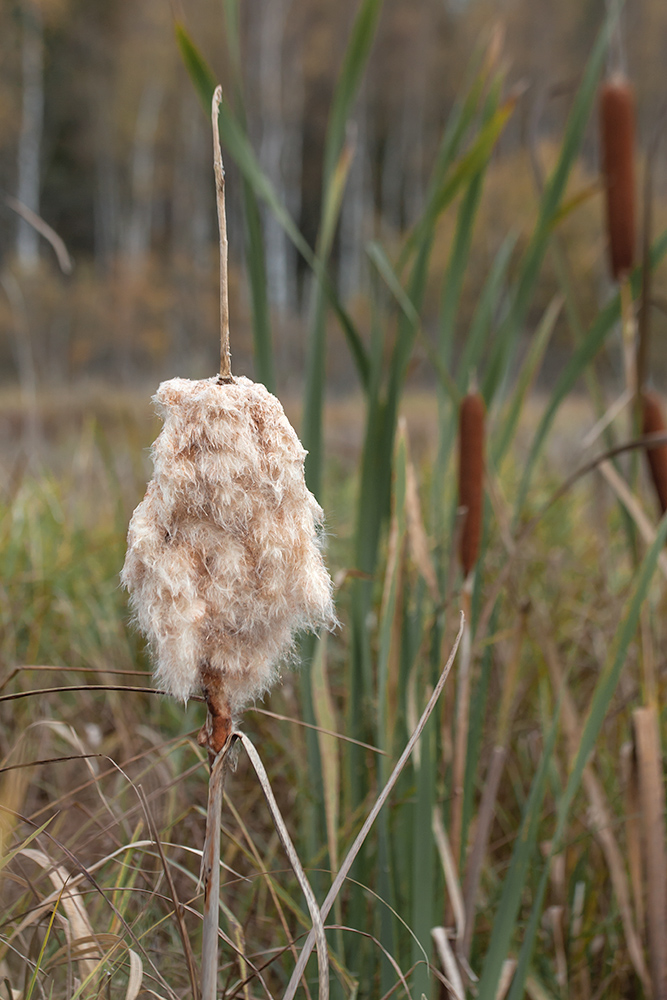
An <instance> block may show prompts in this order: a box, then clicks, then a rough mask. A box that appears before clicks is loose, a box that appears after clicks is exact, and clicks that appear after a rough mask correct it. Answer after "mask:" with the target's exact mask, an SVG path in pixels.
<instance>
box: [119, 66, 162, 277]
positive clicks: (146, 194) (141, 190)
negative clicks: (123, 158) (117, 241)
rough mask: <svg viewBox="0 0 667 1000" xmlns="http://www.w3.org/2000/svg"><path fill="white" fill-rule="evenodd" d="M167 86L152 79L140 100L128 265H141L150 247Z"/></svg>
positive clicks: (133, 167) (133, 170)
mask: <svg viewBox="0 0 667 1000" xmlns="http://www.w3.org/2000/svg"><path fill="white" fill-rule="evenodd" d="M163 92H164V87H163V86H162V84H161V83H158V82H155V81H154V80H151V81H150V82H149V83H148V84H147V85H146V86H145V87H144V91H143V93H142V95H141V101H140V102H139V111H138V112H137V123H136V127H135V133H134V149H133V153H132V208H131V211H130V220H129V224H128V227H127V233H126V238H125V252H126V254H127V256H128V264H129V265H130V267H132V268H133V269H135V268H136V267H137V266H140V265H141V263H142V262H143V260H144V258H145V257H146V254H147V252H148V250H149V247H150V239H151V221H152V209H153V175H154V173H155V136H156V133H157V126H158V120H159V117H160V106H161V104H162V95H163Z"/></svg>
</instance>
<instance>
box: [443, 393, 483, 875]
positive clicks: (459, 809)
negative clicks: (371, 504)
mask: <svg viewBox="0 0 667 1000" xmlns="http://www.w3.org/2000/svg"><path fill="white" fill-rule="evenodd" d="M484 423H485V407H484V400H483V399H482V397H481V396H480V394H479V393H477V392H474V393H469V394H468V395H467V396H466V397H465V398H464V399H463V401H462V403H461V408H460V411H459V507H460V508H461V509H462V510H463V511H464V513H463V525H462V528H461V542H460V547H459V557H460V561H461V568H462V569H463V575H464V579H465V582H464V585H463V594H462V600H463V613H464V616H465V625H464V631H463V640H462V646H461V659H460V662H459V670H458V675H457V697H456V738H455V742H454V754H453V762H452V814H451V832H450V841H451V845H452V853H453V856H454V860H455V862H456V865H457V867H458V866H459V864H460V860H461V849H462V843H461V836H462V825H463V785H464V780H465V764H466V756H467V747H468V726H469V715H470V666H471V661H472V632H471V627H470V620H471V606H472V585H473V571H474V569H475V564H476V562H477V557H478V555H479V545H480V540H481V536H482V513H483V502H484Z"/></svg>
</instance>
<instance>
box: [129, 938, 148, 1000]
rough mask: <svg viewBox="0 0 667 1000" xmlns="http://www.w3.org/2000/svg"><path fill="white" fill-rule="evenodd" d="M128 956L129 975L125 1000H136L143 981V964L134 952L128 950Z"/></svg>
mask: <svg viewBox="0 0 667 1000" xmlns="http://www.w3.org/2000/svg"><path fill="white" fill-rule="evenodd" d="M128 954H129V956H130V975H129V978H128V980H127V990H126V991H125V1000H137V997H138V996H139V990H140V989H141V984H142V982H143V979H144V963H143V962H142V961H141V958H140V957H139V955H137V953H136V951H132V949H131V948H130V949H129V950H128Z"/></svg>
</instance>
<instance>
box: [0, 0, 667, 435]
mask: <svg viewBox="0 0 667 1000" xmlns="http://www.w3.org/2000/svg"><path fill="white" fill-rule="evenodd" d="M239 9H240V24H239V32H240V36H241V54H240V72H241V76H242V79H243V86H244V103H245V112H246V116H247V128H248V133H249V136H250V138H251V141H252V144H253V148H254V150H255V152H256V155H257V157H258V159H259V161H260V163H261V166H262V168H263V170H264V171H265V173H266V175H267V176H268V177H269V178H270V180H271V182H272V183H273V185H274V188H275V190H276V192H277V194H278V196H279V198H280V199H281V201H282V202H283V203H284V205H285V206H286V207H287V209H288V210H289V212H290V213H291V215H292V217H293V218H294V219H295V221H296V222H297V224H298V226H299V228H300V229H301V231H302V232H303V234H304V236H305V237H306V239H307V240H308V242H309V243H310V244H311V246H313V245H314V243H315V240H316V236H317V227H318V221H319V219H320V209H321V204H320V201H321V189H322V159H323V148H324V139H325V133H326V127H327V119H328V113H329V108H330V101H331V96H332V92H333V88H334V86H335V83H336V79H337V74H338V72H339V71H340V65H341V60H342V57H343V53H344V51H345V45H346V39H347V37H348V35H349V31H350V26H351V23H352V19H353V16H354V13H355V9H356V4H355V3H354V2H353V0H339V2H337V3H331V2H329V0H245V2H243V3H242V4H240V8H239ZM603 15H604V3H603V2H602V0H587V2H585V3H582V2H580V0H563V2H561V3H558V4H555V3H552V2H548V0H495V2H493V0H449V2H443V0H419V2H418V3H415V2H414V0H386V2H385V3H384V5H383V9H382V13H381V17H380V22H379V28H378V31H377V35H376V39H375V42H374V46H373V50H372V55H371V59H370V62H369V66H368V70H367V72H366V74H365V77H364V82H363V85H362V87H361V91H360V96H359V99H358V101H357V103H356V106H355V110H354V115H353V122H352V126H351V128H350V129H349V132H348V138H349V140H350V141H351V142H352V143H353V146H354V159H353V162H352V166H351V168H350V172H349V177H348V183H347V186H346V190H345V194H344V199H343V204H342V210H341V216H340V223H339V226H338V230H337V235H336V240H335V244H334V248H333V258H332V269H333V270H332V273H333V275H334V278H335V281H336V282H337V285H338V291H339V295H340V297H341V300H342V301H343V302H344V303H345V305H346V307H347V308H348V310H349V311H350V314H351V315H352V316H353V317H354V319H355V321H356V322H357V324H358V325H359V328H360V329H361V330H362V331H363V330H365V329H366V328H367V325H368V324H367V316H366V313H367V311H368V309H367V304H366V301H367V300H366V292H367V288H368V280H369V275H368V271H369V265H368V261H367V255H366V252H365V246H366V243H367V241H368V240H370V239H371V238H377V239H380V240H381V241H382V243H383V246H384V247H385V249H386V250H387V252H388V253H389V254H390V255H391V253H392V248H397V247H398V246H399V241H400V240H401V238H402V236H403V235H404V234H405V232H406V231H407V230H408V229H409V227H410V226H411V224H412V223H414V222H415V220H416V219H417V218H418V217H419V214H420V211H421V210H422V208H423V203H424V195H425V191H426V187H427V183H428V178H429V174H430V172H431V169H432V167H433V162H434V158H435V155H436V151H437V147H438V143H439V141H440V137H441V134H442V128H443V124H444V123H445V122H446V120H447V118H448V116H449V114H450V112H451V110H452V106H453V104H454V102H455V100H456V95H457V94H458V93H460V92H461V91H462V88H463V86H464V84H465V80H466V78H467V77H468V76H469V64H470V60H471V58H472V56H473V54H474V52H475V51H476V50H479V48H480V46H482V45H484V44H488V42H489V39H490V38H491V37H492V36H493V33H494V32H496V34H497V44H498V46H499V47H500V52H501V55H500V59H501V64H503V65H505V66H506V67H507V81H508V87H511V86H516V87H517V93H518V94H519V95H520V96H519V101H518V105H517V107H516V109H515V111H514V114H513V115H512V117H511V119H510V121H509V124H508V125H507V127H506V129H505V130H504V132H503V134H502V136H501V138H500V141H499V142H498V144H497V147H496V150H495V152H494V154H493V159H492V162H491V165H490V168H489V171H488V174H487V179H486V182H485V188H484V193H483V199H482V205H481V208H480V211H479V214H478V218H477V221H476V225H475V230H474V234H473V245H472V251H471V256H470V260H469V263H468V266H467V269H466V276H465V284H464V287H463V296H462V301H461V305H460V309H459V315H458V319H457V333H458V335H459V337H460V336H461V334H462V333H463V331H464V330H465V329H466V325H467V322H468V320H469V318H470V315H471V312H472V309H473V308H474V304H475V302H476V300H477V297H478V295H479V291H480V288H481V287H482V284H483V281H484V279H485V277H486V275H487V273H488V269H489V266H490V263H491V261H492V260H493V259H494V256H495V254H496V252H497V250H498V247H499V246H500V244H501V242H502V240H503V239H504V238H505V236H506V235H507V233H508V232H512V231H514V232H515V233H516V235H517V244H516V247H515V257H516V258H518V256H519V255H520V253H521V250H522V246H523V245H524V243H525V240H526V239H527V238H528V235H529V233H530V229H531V227H532V224H533V221H534V217H535V210H536V205H537V204H538V201H539V184H540V178H541V175H544V174H545V173H546V172H547V171H548V170H549V167H550V166H551V165H552V163H553V162H554V159H555V155H556V150H557V147H558V143H559V141H560V136H561V135H562V130H563V125H564V121H565V119H566V117H567V113H568V111H569V108H570V106H571V101H572V98H573V95H574V93H575V91H576V88H577V86H578V84H579V82H580V79H581V74H582V71H583V67H584V65H585V61H586V58H587V53H588V52H589V51H590V48H591V45H592V42H593V39H594V36H595V32H596V30H597V28H598V26H599V24H600V22H601V19H602V17H603ZM623 19H624V23H623V30H622V32H621V36H620V37H622V38H623V46H624V51H623V52H621V53H619V52H618V51H616V49H614V51H613V52H612V54H611V56H610V58H612V59H614V60H615V61H616V62H617V63H619V64H625V65H626V67H627V69H628V72H629V75H630V76H631V78H632V80H633V82H634V84H635V86H636V90H637V98H638V142H639V146H640V148H641V149H642V150H645V149H646V148H647V147H648V145H649V143H650V142H651V139H652V137H653V136H654V135H655V134H656V130H658V129H659V128H660V127H661V126H660V123H661V121H662V118H661V116H662V114H663V108H664V100H665V98H664V87H663V72H662V67H663V66H664V65H665V58H666V57H667V7H666V6H665V5H664V4H663V3H661V2H660V0H635V2H634V3H632V4H629V5H627V9H626V10H625V11H624V14H623ZM177 21H178V22H181V23H182V24H183V25H184V27H185V28H186V30H187V31H188V33H189V35H190V36H191V38H192V39H193V40H194V41H195V42H196V44H197V45H198V46H199V47H200V49H201V51H202V53H203V54H204V56H205V57H206V58H207V60H208V62H209V64H210V66H211V67H212V69H213V72H214V74H215V75H216V76H217V77H218V79H219V80H220V81H221V82H222V83H223V85H224V86H225V88H226V93H227V96H228V98H229V100H230V103H232V104H233V103H234V84H233V78H234V73H233V59H236V58H237V56H236V55H234V56H232V55H230V52H229V51H228V48H227V44H226V27H225V16H224V11H223V5H222V4H219V3H211V2H209V0H188V2H187V3H179V2H174V3H171V4H169V3H166V2H165V0H131V2H130V0H115V2H113V3H108V2H102V0H85V2H83V0H4V2H3V4H2V31H1V32H0V65H1V66H2V69H1V72H0V193H1V198H0V371H1V373H2V375H1V378H2V389H3V390H9V389H12V387H14V388H13V390H12V391H10V393H9V397H8V396H7V392H5V398H6V404H5V410H7V407H8V406H9V409H10V410H11V409H12V406H13V403H12V406H10V404H9V403H8V402H7V400H8V399H9V400H14V399H15V390H16V387H17V386H19V387H21V389H22V393H23V398H24V400H25V399H27V398H29V397H31V396H33V397H34V395H35V393H39V394H40V395H42V396H43V394H44V393H47V392H53V391H54V390H57V389H58V388H59V387H68V392H67V399H68V404H69V405H72V403H73V399H72V396H71V394H70V392H69V387H71V386H73V385H78V386H81V385H82V384H83V383H87V384H88V385H90V384H91V382H92V383H95V384H99V383H104V384H106V385H108V386H109V388H113V389H114V390H115V391H118V390H124V389H129V388H131V387H132V386H136V385H137V384H141V385H142V386H144V385H148V384H153V383H155V382H156V381H157V380H159V379H161V378H163V377H170V376H173V375H174V374H177V373H178V374H181V375H183V376H190V377H200V376H203V375H208V374H211V373H213V372H215V371H216V370H217V350H218V348H217V328H218V321H217V310H218V278H217V268H218V262H217V228H216V213H215V202H214V185H213V171H212V158H211V136H210V126H209V123H208V121H207V119H206V116H205V115H204V113H203V111H202V108H201V106H200V104H199V102H198V100H197V97H196V94H195V91H194V88H193V86H192V83H191V81H190V79H189V78H188V76H187V73H186V71H185V69H184V67H183V64H182V60H181V57H180V54H179V51H178V47H177V45H176V41H175V33H174V25H175V22H177ZM595 125H596V123H595V121H592V122H591V124H590V128H589V136H588V140H587V141H586V142H585V143H584V146H583V148H582V155H581V158H580V162H579V165H578V167H577V169H576V170H575V171H574V180H573V184H574V185H575V186H576V187H577V188H578V189H579V190H584V191H586V190H587V187H589V186H590V185H595V184H596V183H597V173H598V164H597V136H596V127H595ZM226 167H227V177H228V183H227V191H228V219H229V239H230V254H231V314H232V351H233V357H234V368H235V371H236V372H237V373H239V374H240V373H247V374H249V375H251V376H252V374H253V359H252V334H251V319H250V314H249V305H248V298H249V296H248V288H247V277H246V273H245V269H244V253H243V249H244V248H243V240H244V235H243V234H244V228H243V220H242V212H243V205H242V181H241V178H240V176H239V173H238V171H237V170H236V169H235V166H234V163H233V161H232V160H231V158H230V157H229V156H227V157H226ZM665 183H666V176H665V167H664V156H658V157H657V159H656V185H657V191H656V210H655V211H656V215H659V216H660V219H658V220H656V222H655V227H654V231H655V232H658V231H660V229H661V228H662V226H663V224H664V221H665V219H667V196H666V192H665ZM588 194H589V195H590V196H589V197H587V198H586V200H585V202H584V204H583V205H582V206H581V207H580V208H579V210H578V211H577V212H576V213H573V215H572V217H571V218H570V219H568V220H566V222H565V224H564V225H563V226H562V227H561V230H562V239H563V240H565V242H566V244H567V254H568V258H569V260H570V261H571V264H572V269H573V272H574V273H575V274H576V278H577V295H578V298H579V307H580V310H581V315H582V317H583V319H584V320H585V321H587V320H588V319H589V318H590V317H592V316H594V315H595V314H596V313H597V310H598V308H599V306H600V304H601V302H603V301H604V300H605V299H606V298H607V297H608V295H609V282H608V277H607V271H606V267H605V254H604V235H603V227H602V197H601V195H600V194H599V193H596V192H595V189H593V190H592V191H589V192H588ZM8 197H9V199H10V200H9V202H8V200H7V199H8ZM12 198H15V199H18V200H19V201H20V202H21V203H22V204H23V205H25V206H26V207H27V208H28V209H30V210H31V211H33V212H35V213H36V214H38V215H39V216H40V217H41V218H42V219H43V220H44V221H45V222H46V223H47V224H48V225H49V226H51V227H52V228H53V230H55V232H56V233H57V234H58V236H59V237H60V238H61V239H62V240H63V241H64V244H65V246H66V248H67V251H68V252H69V254H70V255H71V258H72V262H73V268H72V272H71V274H69V275H67V274H63V272H62V271H61V270H60V268H59V266H58V262H57V260H56V256H55V254H54V252H53V249H52V248H51V246H50V245H49V244H48V243H47V242H46V241H45V240H44V239H43V238H42V237H41V236H40V235H38V233H37V232H36V231H35V230H34V229H33V228H32V227H31V226H30V225H29V224H28V223H27V222H26V221H25V220H23V219H21V218H20V216H19V215H18V214H17V211H16V207H17V206H16V205H15V204H14V203H13V202H12V201H11V199H12ZM262 213H263V214H262V219H261V224H262V227H263V235H264V241H265V251H266V271H267V295H268V300H269V307H270V317H271V325H272V331H273V337H274V345H275V360H276V379H277V386H278V389H279V390H280V391H281V392H282V393H286V394H288V395H290V396H296V397H298V394H299V392H300V386H301V384H302V375H303V369H304V359H305V353H306V339H307V337H306V328H307V322H308V311H309V307H310V301H311V296H310V292H311V288H310V284H311V272H310V271H309V268H308V267H307V265H305V264H304V263H303V261H302V260H301V259H300V257H299V255H298V253H297V251H296V250H295V249H294V247H293V245H292V244H291V242H290V240H289V239H288V238H287V237H286V236H285V234H284V232H283V230H282V229H281V227H280V225H279V224H278V223H277V222H276V221H275V219H274V218H273V216H272V215H271V213H270V212H269V211H268V210H267V209H265V208H264V207H263V208H262ZM454 223H455V213H452V212H449V213H445V215H444V217H443V219H442V220H441V222H440V224H439V226H438V230H437V235H436V244H435V247H434V251H433V254H432V259H431V264H430V271H429V281H428V288H427V293H426V297H425V304H424V310H423V322H424V325H425V329H426V330H427V331H428V330H429V324H431V323H433V322H434V321H435V316H436V314H437V310H438V301H439V296H440V293H441V287H440V286H441V277H442V274H443V273H444V270H445V266H446V262H447V259H448V255H449V251H450V248H451V240H452V235H453V229H454ZM522 241H523V242H522ZM509 278H510V280H511V269H510V275H509ZM658 280H659V279H658ZM556 289H557V281H556V277H555V276H554V274H553V273H552V269H551V265H550V263H549V261H547V263H546V266H545V268H544V269H543V272H542V275H541V278H540V287H539V288H538V290H537V294H536V296H535V300H534V304H533V308H532V312H533V314H534V316H541V315H542V314H543V311H544V308H545V307H546V305H547V304H548V302H549V301H550V299H551V298H552V296H553V294H554V293H555V291H556ZM655 322H656V325H657V326H658V327H659V326H660V324H661V322H662V317H661V315H660V316H659V315H656V318H655ZM559 323H562V326H563V330H559V329H557V331H556V335H555V337H554V339H553V345H552V348H551V350H552V352H554V364H556V365H558V361H559V359H558V349H559V345H560V347H561V349H562V348H564V347H566V346H567V333H566V330H565V320H560V321H559ZM658 336H659V335H658ZM328 351H329V361H328V387H329V390H330V391H333V392H346V391H349V389H350V388H351V387H352V386H354V385H355V375H354V366H353V363H352V361H351V358H350V354H349V351H348V350H347V349H346V348H345V347H344V346H343V338H342V334H341V333H340V332H339V330H338V328H337V325H336V323H335V320H333V319H332V320H331V330H330V334H329V346H328ZM547 367H548V366H547ZM429 370H430V369H429V366H428V365H427V364H426V363H424V364H421V365H420V362H419V353H418V354H417V356H416V358H415V360H414V361H413V364H412V370H411V373H410V377H411V379H412V381H413V382H414V381H415V380H416V381H417V382H419V383H421V384H428V383H429V378H430V377H431V376H430V375H429ZM549 370H553V369H549ZM94 396H95V399H97V400H99V396H98V394H97V391H96V392H95V394H94ZM88 402H90V399H89V400H88ZM10 423H11V421H10ZM8 426H9V425H8ZM10 433H11V430H10Z"/></svg>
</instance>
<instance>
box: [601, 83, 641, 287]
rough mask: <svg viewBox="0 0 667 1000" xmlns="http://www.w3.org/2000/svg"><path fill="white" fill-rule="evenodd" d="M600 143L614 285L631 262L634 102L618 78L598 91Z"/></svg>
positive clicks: (629, 86) (627, 270)
mask: <svg viewBox="0 0 667 1000" xmlns="http://www.w3.org/2000/svg"><path fill="white" fill-rule="evenodd" d="M600 143H601V161H602V172H603V174H604V180H605V196H606V204H607V233H608V236H609V261H610V265H611V272H612V275H613V277H614V280H615V281H620V280H621V279H622V278H623V277H624V276H625V275H626V274H627V273H628V272H629V271H631V270H632V267H633V264H634V259H635V232H636V222H635V214H636V213H635V98H634V90H633V88H632V86H631V84H630V83H629V82H628V80H627V79H626V78H625V77H624V76H622V75H621V74H616V75H614V76H612V77H610V78H609V79H608V80H606V81H605V83H604V84H603V85H602V87H601V88H600Z"/></svg>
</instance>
